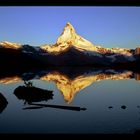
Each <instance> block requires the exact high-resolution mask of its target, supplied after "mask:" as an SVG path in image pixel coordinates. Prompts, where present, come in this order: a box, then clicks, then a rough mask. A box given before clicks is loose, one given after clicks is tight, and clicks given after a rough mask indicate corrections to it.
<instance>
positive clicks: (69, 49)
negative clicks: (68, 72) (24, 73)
mask: <svg viewBox="0 0 140 140" xmlns="http://www.w3.org/2000/svg"><path fill="white" fill-rule="evenodd" d="M0 54H2V55H1V59H3V60H5V62H3V63H9V61H10V63H11V64H12V62H13V63H14V64H15V62H17V63H18V64H19V65H21V64H22V65H26V64H28V65H30V64H32V65H33V64H34V65H36V64H39V65H47V66H118V65H121V66H127V67H128V65H129V66H130V65H131V66H134V65H136V64H139V62H140V48H138V47H137V48H136V49H126V48H104V47H101V46H98V45H95V44H93V43H92V42H90V41H88V40H86V39H85V38H84V37H81V36H80V35H78V34H77V33H76V30H75V29H74V27H73V26H72V24H71V23H69V22H68V23H67V24H66V26H65V27H64V29H63V31H62V33H61V34H60V36H59V37H58V39H57V41H56V43H55V44H52V45H47V44H45V45H41V46H38V47H34V46H30V45H21V44H17V43H11V42H8V41H4V42H0ZM7 54H10V58H11V59H7V57H9V55H7ZM12 57H13V60H12ZM11 61H12V62H11Z"/></svg>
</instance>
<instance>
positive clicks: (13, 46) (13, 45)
mask: <svg viewBox="0 0 140 140" xmlns="http://www.w3.org/2000/svg"><path fill="white" fill-rule="evenodd" d="M0 47H1V48H10V49H19V48H22V45H21V44H17V43H12V42H8V41H3V42H0Z"/></svg>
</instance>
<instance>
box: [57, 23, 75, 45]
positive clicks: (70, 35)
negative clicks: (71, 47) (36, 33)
mask: <svg viewBox="0 0 140 140" xmlns="http://www.w3.org/2000/svg"><path fill="white" fill-rule="evenodd" d="M75 39H76V32H75V29H74V27H73V26H72V25H71V24H70V22H67V24H66V26H65V27H64V29H63V32H62V33H61V35H60V37H59V38H58V39H57V44H61V43H68V44H71V43H73V42H74V40H75Z"/></svg>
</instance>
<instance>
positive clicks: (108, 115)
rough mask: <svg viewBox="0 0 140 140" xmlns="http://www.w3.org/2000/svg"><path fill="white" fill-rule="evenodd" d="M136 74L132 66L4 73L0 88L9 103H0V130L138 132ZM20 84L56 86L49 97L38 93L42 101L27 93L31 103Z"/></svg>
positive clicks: (139, 83) (139, 86) (139, 110)
mask: <svg viewBox="0 0 140 140" xmlns="http://www.w3.org/2000/svg"><path fill="white" fill-rule="evenodd" d="M138 77H139V74H136V73H134V72H132V71H126V70H123V71H115V70H99V69H98V70H94V69H92V70H89V69H88V70H84V71H82V72H81V73H78V74H77V73H74V74H72V72H67V71H66V72H60V71H57V70H51V71H50V70H49V71H47V70H46V71H39V72H26V73H23V74H22V75H12V76H7V77H6V76H5V77H2V78H0V93H1V94H2V96H3V97H4V98H5V99H6V100H7V102H8V104H7V105H5V106H4V107H3V105H1V104H4V103H1V104H0V105H1V109H0V110H1V113H0V133H45V134H47V133H92V134H113V133H117V134H121V133H126V134H127V133H134V132H135V131H136V130H139V129H140V81H139V78H138ZM21 86H22V87H24V88H25V89H26V88H27V90H26V91H28V90H29V88H32V89H33V88H34V87H36V88H39V89H40V92H42V91H41V90H42V89H45V90H47V91H52V94H53V96H52V98H49V97H46V98H47V99H46V100H45V99H44V98H45V97H44V98H43V97H41V96H42V94H41V93H40V94H39V96H40V100H39V99H36V101H34V100H33V101H32V97H29V98H30V101H29V102H28V99H29V98H28V95H29V93H28V94H27V93H26V91H25V94H26V95H27V96H26V97H25V98H26V99H25V98H24V97H22V96H20V95H21V94H22V93H21V92H20V91H18V90H17V92H18V95H19V96H20V97H19V96H18V95H16V94H15V90H16V89H18V88H19V87H21ZM43 91H44V90H43ZM30 92H31V91H30ZM33 92H34V91H33ZM46 94H49V93H46ZM31 96H34V95H33V94H32V95H31ZM33 98H36V97H33ZM37 98H38V97H37ZM0 101H1V100H0ZM33 104H34V105H33ZM35 104H38V105H35ZM40 104H41V105H40ZM80 109H81V110H80Z"/></svg>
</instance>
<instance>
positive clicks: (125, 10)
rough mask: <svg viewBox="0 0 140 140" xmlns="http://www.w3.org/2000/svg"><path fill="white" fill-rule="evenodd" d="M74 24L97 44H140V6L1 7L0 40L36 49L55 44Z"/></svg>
mask: <svg viewBox="0 0 140 140" xmlns="http://www.w3.org/2000/svg"><path fill="white" fill-rule="evenodd" d="M67 22H70V23H71V24H72V25H73V26H74V28H75V30H76V31H77V33H78V34H79V35H81V36H83V37H84V38H85V39H87V40H89V41H91V42H92V43H93V44H95V45H101V46H103V47H109V48H112V47H123V48H136V47H137V46H139V45H140V7H103V6H100V7H95V6H90V7H86V6H84V7H82V6H79V7H77V6H73V7H72V6H40V7H39V6H36V7H35V6H32V7H30V6H25V7H24V6H15V7H8V6H7V7H4V6H3V7H0V41H5V40H7V41H11V42H17V43H21V44H30V45H34V46H38V45H43V44H53V43H55V42H56V40H57V38H58V37H59V35H60V34H61V32H62V31H63V28H64V26H65V24H66V23H67Z"/></svg>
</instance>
